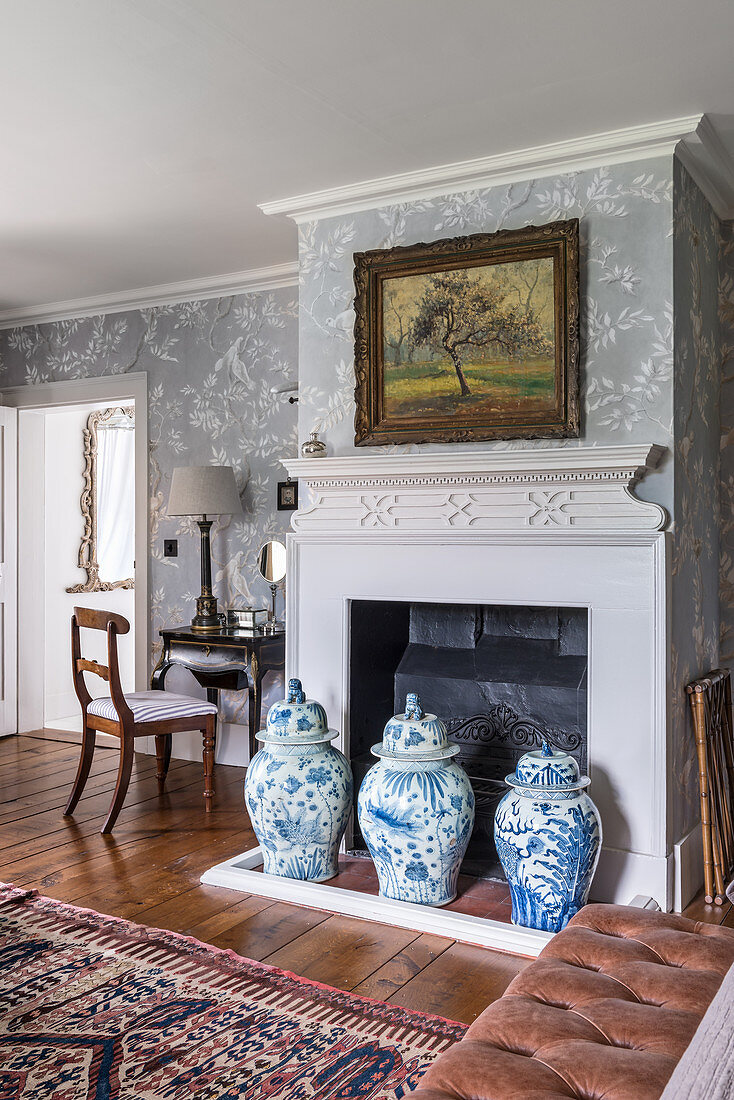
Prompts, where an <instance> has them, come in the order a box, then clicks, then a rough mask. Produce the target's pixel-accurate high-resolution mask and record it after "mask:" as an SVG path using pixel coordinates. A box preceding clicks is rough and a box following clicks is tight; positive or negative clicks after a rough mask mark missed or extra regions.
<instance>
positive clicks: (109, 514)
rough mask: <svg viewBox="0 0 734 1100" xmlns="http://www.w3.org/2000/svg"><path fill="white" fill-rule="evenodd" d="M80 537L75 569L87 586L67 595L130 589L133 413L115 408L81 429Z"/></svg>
mask: <svg viewBox="0 0 734 1100" xmlns="http://www.w3.org/2000/svg"><path fill="white" fill-rule="evenodd" d="M80 503H81V510H82V518H83V519H84V534H83V535H82V541H81V545H80V547H79V559H78V565H79V568H80V569H84V570H85V571H86V574H87V579H86V581H84V582H82V583H80V584H75V585H74V586H73V587H71V588H67V589H66V591H67V592H111V591H112V590H113V589H115V588H134V586H135V580H134V570H135V409H134V408H132V407H130V408H127V407H123V406H117V407H115V408H110V409H97V410H95V411H94V412H92V413H90V414H89V418H88V420H87V426H86V428H85V429H84V489H83V491H82V495H81V501H80Z"/></svg>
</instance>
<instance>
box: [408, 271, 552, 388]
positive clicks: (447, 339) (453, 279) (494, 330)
mask: <svg viewBox="0 0 734 1100" xmlns="http://www.w3.org/2000/svg"><path fill="white" fill-rule="evenodd" d="M410 339H411V343H412V344H413V346H414V347H417V346H419V345H427V346H428V347H430V348H431V349H432V350H434V351H436V352H438V353H439V354H441V353H442V352H443V353H446V354H447V355H448V356H449V358H450V359H451V362H452V363H453V366H454V370H455V371H456V377H457V378H458V380H459V386H460V388H461V396H462V397H468V396H470V394H471V389H470V387H469V383H468V382H467V379H466V375H465V373H464V369H463V357H464V355H465V354H466V352H467V350H468V349H469V348H471V347H475V348H485V349H486V348H489V347H494V348H495V349H497V351H499V352H501V353H503V354H505V355H506V356H507V357H508V358H510V359H512V358H515V357H516V356H517V355H518V353H519V352H520V351H523V350H525V351H529V352H531V353H534V354H537V355H540V354H547V353H549V352H551V351H552V343H551V341H550V340H549V339H548V336H547V335H546V331H545V330H544V328H543V326H542V325H541V324H540V323H539V321H538V320H537V317H536V314H535V312H534V310H533V308H532V306H530V304H529V302H528V303H527V304H526V303H524V302H522V301H518V302H516V303H515V302H514V301H513V300H512V298H511V297H510V296H509V295H508V287H507V285H505V283H504V280H503V279H501V278H495V279H494V280H493V281H492V282H489V281H487V280H482V281H479V280H477V279H474V278H471V277H470V275H469V273H468V272H467V271H441V272H438V273H437V274H435V275H431V276H430V277H429V278H428V279H427V285H426V286H425V289H424V290H423V294H422V296H421V297H420V299H419V301H418V303H417V310H416V313H415V316H414V319H413V324H412V329H411V336H410Z"/></svg>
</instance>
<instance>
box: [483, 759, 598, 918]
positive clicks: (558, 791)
mask: <svg viewBox="0 0 734 1100" xmlns="http://www.w3.org/2000/svg"><path fill="white" fill-rule="evenodd" d="M505 782H506V783H507V784H508V785H509V786H510V790H509V791H508V792H507V794H506V795H505V796H504V797H503V799H502V801H501V802H500V804H499V805H498V807H497V811H496V813H495V819H494V840H495V845H496V847H497V855H498V856H499V858H500V861H501V863H502V866H503V868H504V871H505V874H506V876H507V881H508V883H509V886H510V894H511V897H512V921H513V924H520V925H524V926H525V927H527V928H540V929H542V930H543V931H545V932H560V930H561V929H562V928H564V927H565V925H566V924H567V923H568V921H569V920H570V919H571V917H572V916H573V915H574V914H575V913H577V912H578V911H579V909H581V907H582V906H583V905H585V904H586V901H587V898H588V896H589V890H590V888H591V881H592V879H593V877H594V872H595V870H596V865H597V863H598V861H599V851H600V849H601V818H600V817H599V811H598V810H597V808H596V806H595V805H594V803H593V802H592V801H591V799H590V798H589V796H588V794H587V793H586V787H588V785H589V783H590V782H591V780H590V779H589V777H588V776H585V775H580V774H579V766H578V764H577V763H576V761H575V760H574V759H573V757H572V756H569V755H568V754H567V753H565V752H562V751H560V750H558V749H553V748H551V746H550V745H549V744H548V742H547V741H543V743H542V747H541V748H540V749H539V750H535V751H533V752H528V753H525V755H524V756H522V757H521V758H520V760H519V761H518V763H517V767H516V768H515V771H514V773H513V774H512V775H508V776H507V777H506V780H505Z"/></svg>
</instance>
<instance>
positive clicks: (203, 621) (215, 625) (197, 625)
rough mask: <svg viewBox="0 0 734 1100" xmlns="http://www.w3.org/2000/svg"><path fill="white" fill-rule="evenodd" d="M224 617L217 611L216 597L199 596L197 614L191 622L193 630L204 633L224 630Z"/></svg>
mask: <svg viewBox="0 0 734 1100" xmlns="http://www.w3.org/2000/svg"><path fill="white" fill-rule="evenodd" d="M223 619H224V616H223V615H221V614H220V613H219V612H218V611H217V597H216V596H206V595H205V596H199V597H198V598H197V600H196V614H195V615H194V617H193V619H192V620H191V629H192V630H200V631H202V632H206V631H215V630H221V629H222V623H223Z"/></svg>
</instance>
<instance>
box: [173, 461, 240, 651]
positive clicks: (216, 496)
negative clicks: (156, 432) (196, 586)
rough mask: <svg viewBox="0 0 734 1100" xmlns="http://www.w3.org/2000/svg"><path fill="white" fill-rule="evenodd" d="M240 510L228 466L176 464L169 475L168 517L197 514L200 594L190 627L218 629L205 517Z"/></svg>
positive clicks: (229, 513)
mask: <svg viewBox="0 0 734 1100" xmlns="http://www.w3.org/2000/svg"><path fill="white" fill-rule="evenodd" d="M241 511H242V503H241V501H240V494H239V493H238V491H237V482H236V481H235V478H234V470H233V469H232V467H231V466H177V467H176V469H175V470H174V471H173V477H172V478H171V492H170V494H169V497H168V515H169V516H201V519H199V520H197V523H198V524H199V530H200V531H201V595H200V596H199V597H198V599H197V601H196V615H195V616H194V618H193V619H192V620H191V629H192V630H198V631H202V632H206V631H208V630H210V631H215V630H221V627H222V620H221V618H220V615H219V612H218V611H217V597H216V596H213V595H212V559H211V547H210V542H209V532H210V531H211V526H212V523H213V522H214V521H213V520H211V519H207V516H232V515H238V514H239V513H240V512H241Z"/></svg>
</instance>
